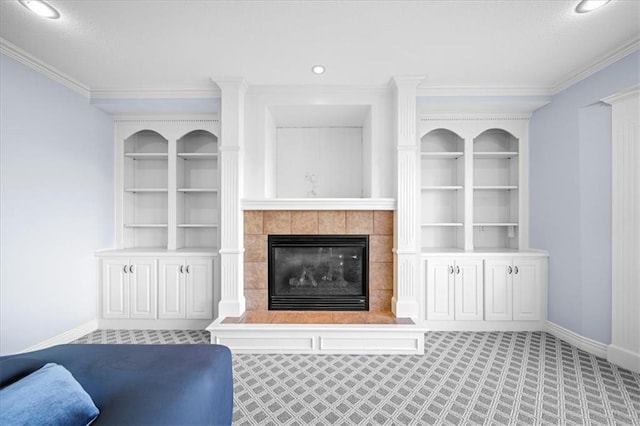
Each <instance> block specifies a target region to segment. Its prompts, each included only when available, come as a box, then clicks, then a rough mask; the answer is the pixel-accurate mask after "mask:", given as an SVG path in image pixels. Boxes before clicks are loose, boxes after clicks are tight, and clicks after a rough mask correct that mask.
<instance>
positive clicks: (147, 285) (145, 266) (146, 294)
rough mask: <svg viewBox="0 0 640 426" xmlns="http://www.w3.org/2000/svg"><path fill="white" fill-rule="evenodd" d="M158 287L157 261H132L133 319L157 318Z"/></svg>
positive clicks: (130, 273)
mask: <svg viewBox="0 0 640 426" xmlns="http://www.w3.org/2000/svg"><path fill="white" fill-rule="evenodd" d="M157 285H158V284H157V277H156V261H155V260H154V259H135V258H134V259H131V262H130V264H129V292H130V297H131V318H156V313H157V305H158V302H157V296H156V293H157V292H156V289H157Z"/></svg>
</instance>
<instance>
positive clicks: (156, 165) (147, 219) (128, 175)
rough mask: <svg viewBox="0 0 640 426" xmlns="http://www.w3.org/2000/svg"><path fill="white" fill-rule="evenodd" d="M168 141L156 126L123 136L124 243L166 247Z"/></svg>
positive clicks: (136, 245) (126, 245) (133, 245)
mask: <svg viewBox="0 0 640 426" xmlns="http://www.w3.org/2000/svg"><path fill="white" fill-rule="evenodd" d="M168 146H169V144H168V141H167V139H165V138H164V137H163V136H162V135H161V134H159V133H158V132H155V131H153V130H147V129H144V130H138V131H136V132H134V133H132V134H131V135H130V136H129V137H127V138H126V139H124V159H123V163H122V165H123V180H122V183H123V221H122V222H123V226H124V230H123V232H124V235H123V237H124V238H123V243H124V246H125V248H128V247H166V245H167V232H168V229H167V228H168V182H169V176H168V169H169V167H168V160H169V153H168V152H169V149H168Z"/></svg>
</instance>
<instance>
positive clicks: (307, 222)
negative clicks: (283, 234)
mask: <svg viewBox="0 0 640 426" xmlns="http://www.w3.org/2000/svg"><path fill="white" fill-rule="evenodd" d="M291 233H292V234H318V212H317V211H304V210H301V211H292V212H291Z"/></svg>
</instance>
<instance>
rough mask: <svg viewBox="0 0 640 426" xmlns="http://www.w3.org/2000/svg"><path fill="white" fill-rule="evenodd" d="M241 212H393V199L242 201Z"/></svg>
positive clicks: (263, 199)
mask: <svg viewBox="0 0 640 426" xmlns="http://www.w3.org/2000/svg"><path fill="white" fill-rule="evenodd" d="M242 209H243V210H395V209H396V200H395V199H394V198H262V199H244V200H242Z"/></svg>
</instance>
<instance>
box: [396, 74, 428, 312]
mask: <svg viewBox="0 0 640 426" xmlns="http://www.w3.org/2000/svg"><path fill="white" fill-rule="evenodd" d="M423 79H424V77H414V76H412V77H394V78H393V79H392V80H391V84H392V87H393V89H394V95H395V96H394V100H395V111H394V118H395V130H394V136H395V138H396V149H397V173H396V174H397V181H396V190H397V204H398V207H397V211H396V220H395V224H394V226H395V233H394V234H395V241H394V245H395V248H394V251H393V252H394V265H395V268H394V269H395V274H394V284H393V298H392V299H391V309H392V310H393V313H394V314H395V315H396V317H401V318H409V317H410V318H418V316H419V314H420V309H419V304H418V300H419V295H420V292H419V287H418V285H419V281H420V262H419V260H420V258H419V256H420V247H419V241H420V239H419V238H418V233H419V232H420V219H419V209H418V203H419V201H420V198H419V195H420V187H419V183H418V167H419V163H418V151H419V146H418V140H417V136H416V134H417V113H416V90H417V88H418V84H420V82H421V81H422V80H423Z"/></svg>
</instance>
